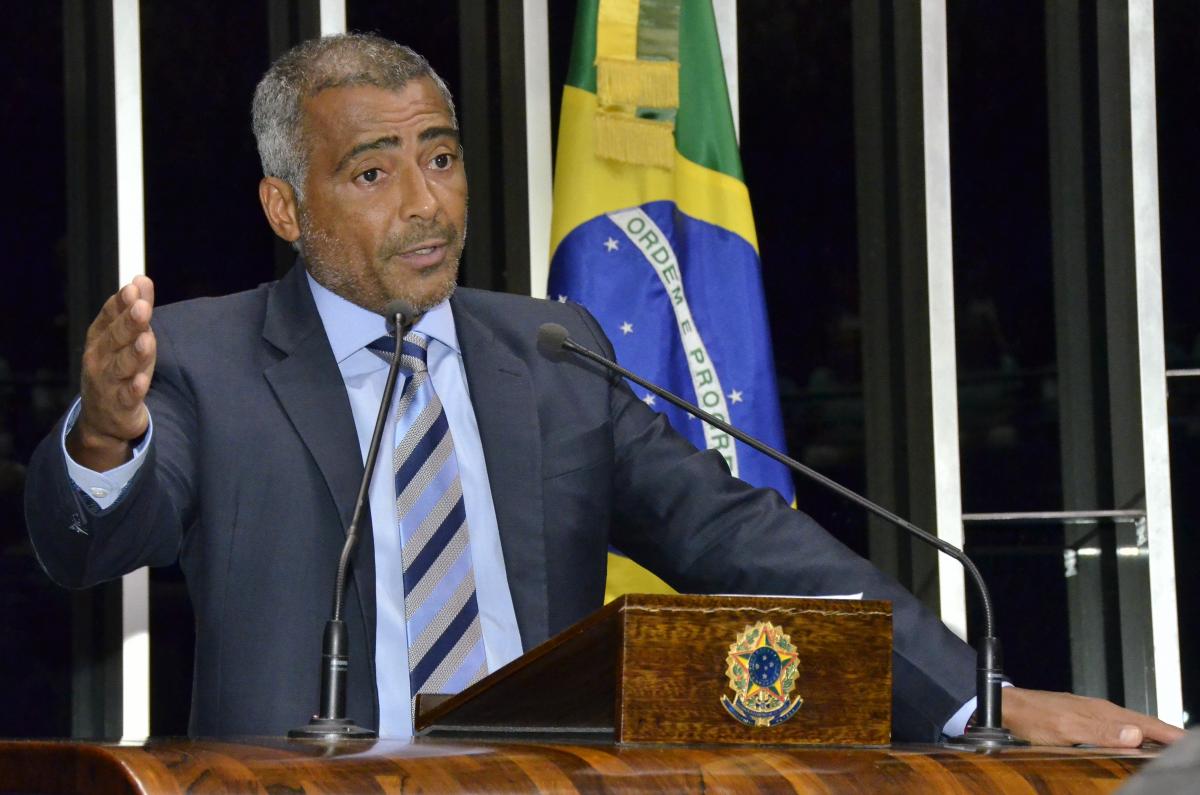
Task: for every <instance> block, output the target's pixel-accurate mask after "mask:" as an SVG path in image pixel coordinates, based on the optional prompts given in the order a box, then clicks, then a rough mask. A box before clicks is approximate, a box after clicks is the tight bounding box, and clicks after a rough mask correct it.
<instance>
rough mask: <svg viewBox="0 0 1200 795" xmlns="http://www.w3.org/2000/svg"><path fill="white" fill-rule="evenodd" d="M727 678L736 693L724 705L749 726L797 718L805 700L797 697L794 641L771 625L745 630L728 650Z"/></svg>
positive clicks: (797, 665) (724, 699)
mask: <svg viewBox="0 0 1200 795" xmlns="http://www.w3.org/2000/svg"><path fill="white" fill-rule="evenodd" d="M725 663H726V669H725V675H726V676H728V677H729V687H730V689H731V690H733V692H734V697H733V698H732V699H730V698H729V696H727V695H723V696H721V704H722V706H724V707H725V709H726V710H727V711H728V712H729V714H730V715H732V716H733V717H734V718H736V719H737V720H738V721H740V722H741V723H744V724H746V725H747V726H777V725H778V724H780V723H783V722H784V721H785V720H787V719H788V718H790V717H792V716H793V715H795V714H796V711H797V710H798V709H800V705H801V704H803V703H804V699H803V698H801V697H800V695H799V694H796V695H795V696H794V697H792V696H791V693H792V691H793V690H794V689H795V688H796V676H797V674H798V673H799V672H800V657H799V656H798V655H797V654H796V647H795V646H793V645H792V641H791V638H789V637H788V636H787V635H786V634H784V632H783V630H782V629H780V628H779V627H777V626H775V625H774V624H772V623H770V622H769V621H760V622H758V623H757V624H755V625H754V626H748V627H746V629H745V631H743V632H742V634H740V635H738V636H737V640H736V641H734V642H733V643H732V644H731V645H730V646H729V656H728V657H726V658H725Z"/></svg>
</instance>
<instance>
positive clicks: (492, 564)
mask: <svg viewBox="0 0 1200 795" xmlns="http://www.w3.org/2000/svg"><path fill="white" fill-rule="evenodd" d="M309 286H310V287H311V288H312V293H313V298H314V299H315V300H316V303H317V312H319V313H320V315H321V322H322V323H324V324H325V334H326V336H328V337H329V345H330V347H331V348H333V357H334V359H336V360H337V363H338V369H340V370H341V372H342V380H343V381H345V383H346V394H347V395H348V396H349V398H350V408H351V410H352V411H353V412H354V426H355V428H356V429H357V431H358V443H359V449H360V450H361V452H362V455H363V460H364V461H365V460H366V455H367V447H368V445H369V444H370V442H371V431H372V430H373V429H374V427H375V416H376V414H377V413H378V411H379V401H380V400H382V399H383V388H384V384H385V382H386V381H387V369H388V367H387V364H386V363H385V362H384V361H383V360H382V359H381V358H379V357H378V356H376V355H375V354H373V353H371V352H370V351H368V350H367V349H366V346H367V345H368V344H370V343H371V342H374V341H375V340H376V339H378V338H380V337H382V336H383V335H384V334H386V333H387V327H386V323H385V321H384V319H383V316H382V315H377V314H375V313H374V312H368V311H367V310H365V309H363V308H361V307H359V306H356V305H355V304H352V303H350V302H349V301H347V300H346V299H344V298H342V297H341V296H339V295H337V294H335V293H333V292H330V291H329V290H327V289H325V288H324V287H322V286H321V285H320V284H318V283H317V282H315V281H314V280H313V279H312V277H311V276H310V277H309ZM413 330H414V331H419V332H421V333H423V334H425V335H426V336H427V337H429V355H428V360H427V361H428V367H429V377H430V379H431V380H432V381H433V388H434V391H436V392H437V394H438V397H439V398H440V399H441V401H442V408H443V409H444V410H445V412H446V420H447V422H448V423H449V425H450V434H451V436H452V437H453V439H454V455H455V457H456V458H457V459H458V471H459V477H460V478H461V480H462V490H463V503H464V507H465V508H466V512H467V526H468V527H469V528H470V535H471V563H472V565H473V567H474V569H475V591H476V595H477V597H478V601H479V619H480V625H481V627H482V629H483V643H484V648H485V651H486V652H487V661H488V670H489V671H495V670H496V669H497V668H499V667H500V666H502V665H505V664H506V663H508V662H511V661H512V660H515V659H516V658H517V657H519V656H520V655H521V636H520V633H519V631H518V629H517V616H516V612H515V611H514V610H513V604H512V594H511V593H510V592H509V589H508V577H507V572H506V571H505V569H504V554H503V551H502V550H501V548H500V530H499V528H498V527H497V525H496V508H495V506H494V505H493V504H492V487H491V484H490V482H489V481H488V474H487V467H486V466H485V463H484V458H483V444H482V442H481V441H480V439H479V426H478V424H477V423H476V421H475V410H474V409H473V408H472V406H471V397H470V393H469V391H468V389H467V372H466V369H465V368H464V367H463V359H462V351H461V349H460V348H459V345H458V333H457V331H456V330H455V327H454V314H453V312H451V310H450V304H449V303H448V302H443V303H441V304H439V305H438V306H436V307H434V308H433V309H431V310H430V311H428V312H426V313H425V315H424V316H423V317H422V318H421V320H420V322H419V323H417V325H416V326H415V327H414V328H413ZM404 380H405V379H404V377H403V375H401V377H400V380H399V381H398V382H397V384H396V394H395V396H394V397H393V400H392V408H391V414H390V415H389V416H391V417H392V418H394V417H395V414H396V404H397V403H398V402H399V399H400V394H401V392H402V391H403V389H404ZM393 427H394V426H393ZM394 442H395V435H394V433H387V434H385V435H384V440H383V444H384V451H383V453H381V454H380V457H379V464H378V465H377V466H376V467H375V472H374V474H373V476H372V478H371V491H370V494H371V526H372V528H374V530H373V539H374V542H375V602H376V606H377V611H376V612H377V617H376V620H375V680H376V683H377V684H378V686H379V734H380V736H381V737H407V736H409V735H411V734H412V715H411V712H410V700H409V681H408V637H407V631H406V625H405V621H404V582H403V578H402V577H401V575H400V573H401V570H402V565H401V554H400V534H399V530H398V528H397V526H396V508H395V503H396V497H395V494H396V485H395V480H394V478H393V473H392V471H391V467H390V466H388V462H389V461H390V460H391V455H390V450H391V448H392V447H393V446H394Z"/></svg>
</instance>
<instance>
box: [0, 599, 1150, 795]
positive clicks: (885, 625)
mask: <svg viewBox="0 0 1200 795" xmlns="http://www.w3.org/2000/svg"><path fill="white" fill-rule="evenodd" d="M891 648H892V642H891V609H890V607H889V606H888V605H887V604H886V603H882V602H863V601H846V600H819V599H787V598H780V599H775V598H765V597H709V596H690V597H675V596H671V597H668V596H627V597H624V598H622V599H620V600H618V601H616V602H614V603H612V604H610V605H608V606H607V607H605V608H603V609H602V610H600V611H599V612H598V613H596V614H594V615H592V616H590V617H589V618H587V619H585V620H584V621H582V622H580V623H579V624H576V625H575V626H573V627H571V628H570V629H568V630H566V631H565V632H563V633H562V634H560V635H558V636H557V637H555V638H552V639H551V640H549V641H548V642H546V643H544V644H542V645H541V646H539V647H537V648H536V649H534V650H532V651H531V652H529V653H528V654H526V655H525V656H523V657H521V658H520V659H518V660H516V661H514V662H513V663H512V664H510V665H507V666H505V667H504V668H502V669H500V670H499V671H496V672H495V673H493V674H492V675H490V676H488V677H487V678H485V679H483V680H482V681H480V682H479V683H478V684H476V685H474V686H473V687H471V688H470V689H468V690H466V691H464V692H462V693H460V694H458V695H456V696H452V697H443V698H441V699H436V700H435V702H434V703H424V708H423V709H422V711H421V715H420V717H419V719H418V727H419V728H420V729H421V730H422V731H423V732H424V733H425V735H426V736H422V737H417V738H415V739H413V740H351V741H342V742H338V743H322V742H314V741H309V740H287V739H285V738H282V737H280V738H273V737H263V738H226V739H221V740H152V741H149V742H147V743H144V744H118V743H79V742H44V741H42V742H31V741H24V742H21V741H17V742H0V795H8V793H23V794H24V795H32V793H87V795H109V794H110V793H111V794H113V795H116V794H117V793H120V795H125V794H126V793H131V794H132V793H139V794H140V795H155V794H156V793H173V794H181V793H190V792H230V793H242V792H245V793H275V792H281V793H282V792H286V793H313V794H314V795H315V794H316V793H322V794H324V795H328V794H330V793H380V794H381V795H384V794H390V793H400V792H425V793H430V792H564V793H579V792H606V793H620V792H788V793H797V792H799V793H807V792H813V793H840V792H854V793H861V792H880V793H889V794H890V793H922V794H923V795H924V794H925V793H940V792H950V793H984V792H988V793H1009V792H1013V793H1016V792H1020V793H1033V792H1037V793H1042V794H1043V795H1054V794H1055V793H1099V792H1112V791H1114V790H1115V789H1116V788H1117V787H1119V786H1120V785H1121V783H1122V781H1123V780H1124V779H1125V778H1126V777H1128V776H1129V775H1131V774H1132V773H1133V772H1134V771H1136V770H1137V768H1138V767H1139V766H1141V765H1142V764H1143V763H1144V762H1145V761H1148V760H1149V759H1152V758H1153V756H1154V754H1152V753H1147V752H1142V751H1104V750H1102V749H1076V748H1050V749H1047V748H1028V747H1026V748H1017V749H1012V750H1004V751H1002V752H999V753H990V754H984V753H975V752H972V751H968V750H958V749H952V748H945V747H937V746H910V747H879V746H886V745H887V743H888V741H889V735H890V711H891ZM425 701H427V700H423V702H425ZM847 746H858V747H847Z"/></svg>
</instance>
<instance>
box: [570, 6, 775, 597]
mask: <svg viewBox="0 0 1200 795" xmlns="http://www.w3.org/2000/svg"><path fill="white" fill-rule="evenodd" d="M550 250H551V264H550V283H549V285H548V293H547V294H548V296H549V297H550V299H551V300H559V301H568V300H570V301H575V302H577V303H579V304H582V305H583V306H585V307H586V308H587V309H588V310H589V311H591V313H592V314H593V315H595V316H596V318H597V320H599V322H600V325H601V327H602V328H603V329H604V331H605V333H606V334H607V335H608V336H609V338H610V339H611V340H612V341H613V344H614V346H615V348H616V351H617V356H618V358H619V359H620V360H621V362H622V364H624V365H625V366H626V367H628V368H630V369H631V370H633V371H634V372H636V373H638V374H640V375H642V376H644V377H646V378H649V379H650V380H652V381H655V382H658V383H660V384H662V385H663V386H665V387H666V388H667V389H669V390H671V391H672V392H675V393H677V394H680V395H683V396H684V397H685V398H688V399H691V400H692V401H694V402H695V403H697V404H699V405H700V406H701V407H703V408H704V409H706V410H707V411H709V412H711V413H713V414H716V415H718V416H720V417H722V418H724V419H725V420H727V421H728V422H729V423H730V424H732V425H734V426H736V427H738V428H740V429H742V430H744V431H747V432H748V433H750V434H752V435H754V436H758V437H759V438H761V439H763V440H765V441H766V442H767V443H768V444H770V445H772V446H774V447H777V448H780V449H782V448H783V441H784V437H783V423H782V421H781V419H780V412H779V400H778V392H777V390H776V387H775V373H774V365H773V360H772V356H771V340H770V336H769V331H768V326H767V315H766V307H765V304H764V300H763V291H762V280H761V277H760V274H759V259H758V238H757V236H756V235H755V231H754V217H753V215H752V214H751V212H750V196H749V194H748V192H747V191H746V184H745V182H744V181H743V179H742V165H741V159H740V158H739V156H738V150H737V140H736V138H735V135H734V127H733V118H732V114H731V112H730V107H729V95H728V93H727V91H726V87H725V73H724V69H723V66H722V62H721V50H720V45H719V42H718V40H717V27H716V20H715V19H714V17H713V10H712V5H711V3H710V1H709V0H580V2H579V6H578V11H577V13H576V21H575V37H574V43H573V45H572V54H571V66H570V72H569V74H568V75H567V80H566V86H565V87H564V89H563V101H562V117H561V124H560V127H559V134H558V162H557V168H556V170H555V177H554V218H553V222H552V227H551V244H550ZM634 390H635V392H636V393H637V394H638V395H639V396H641V397H642V398H643V400H645V402H646V403H648V404H649V405H651V406H653V407H654V408H655V409H657V410H658V411H661V412H663V413H665V414H666V415H667V417H668V419H669V420H670V421H671V423H672V425H673V426H674V427H675V428H676V430H678V431H679V432H680V433H682V434H684V435H685V436H686V437H687V438H688V439H690V440H691V441H692V443H693V444H695V445H696V446H697V447H699V448H701V449H704V448H708V449H714V450H717V451H719V452H720V453H721V454H722V455H723V456H724V457H725V460H726V461H727V462H728V464H729V468H730V470H731V471H732V472H733V473H734V474H735V475H737V476H738V477H740V478H742V479H743V480H746V481H747V482H749V483H752V484H754V485H756V486H766V487H771V488H774V489H776V490H777V491H778V492H779V493H780V494H781V495H782V496H783V498H784V499H785V500H786V501H788V502H791V501H792V500H793V491H792V481H791V476H790V474H789V473H788V471H787V470H786V469H785V468H784V467H783V466H781V465H779V464H777V463H775V462H774V461H771V460H770V459H769V458H767V457H766V456H763V455H762V454H761V453H758V452H757V451H754V450H752V449H750V448H748V447H745V446H743V445H741V444H740V443H735V442H734V440H733V439H732V438H731V437H729V436H728V435H727V434H725V433H723V432H721V431H720V430H718V429H716V428H713V427H711V426H708V425H706V424H704V423H701V422H700V421H698V420H693V419H691V418H690V417H688V415H687V414H685V413H684V412H681V411H679V410H677V409H675V408H674V407H672V406H669V405H663V402H661V401H660V402H657V403H656V402H655V398H654V396H653V395H650V394H643V390H641V388H640V387H637V386H634ZM662 590H669V589H668V588H667V586H666V585H665V584H663V583H661V582H660V581H657V580H656V579H655V578H653V576H652V575H650V574H649V572H646V571H645V570H643V569H641V568H640V567H637V566H636V565H635V564H633V563H632V561H629V560H628V559H626V558H623V557H621V556H620V555H619V554H615V555H610V558H609V579H608V593H607V596H608V598H610V599H611V598H614V597H616V596H617V595H619V594H621V593H627V592H630V591H639V592H644V591H662Z"/></svg>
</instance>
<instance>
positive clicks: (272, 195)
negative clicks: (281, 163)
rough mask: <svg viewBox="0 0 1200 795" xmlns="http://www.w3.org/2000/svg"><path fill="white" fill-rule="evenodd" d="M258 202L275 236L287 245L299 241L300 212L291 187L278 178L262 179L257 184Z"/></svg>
mask: <svg viewBox="0 0 1200 795" xmlns="http://www.w3.org/2000/svg"><path fill="white" fill-rule="evenodd" d="M258 200H259V202H261V203H262V208H263V214H264V215H266V216H267V223H269V224H270V225H271V228H272V229H273V230H275V234H277V235H279V236H280V237H282V238H283V239H284V240H286V241H287V242H289V243H295V242H296V241H297V240H299V239H300V211H299V208H298V207H297V206H296V194H295V192H294V191H293V190H292V186H291V185H289V184H288V183H286V182H284V181H283V180H281V179H279V178H278V177H263V178H262V181H261V182H259V183H258Z"/></svg>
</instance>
